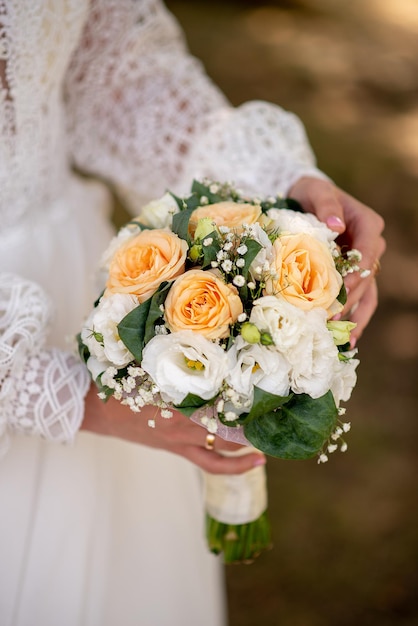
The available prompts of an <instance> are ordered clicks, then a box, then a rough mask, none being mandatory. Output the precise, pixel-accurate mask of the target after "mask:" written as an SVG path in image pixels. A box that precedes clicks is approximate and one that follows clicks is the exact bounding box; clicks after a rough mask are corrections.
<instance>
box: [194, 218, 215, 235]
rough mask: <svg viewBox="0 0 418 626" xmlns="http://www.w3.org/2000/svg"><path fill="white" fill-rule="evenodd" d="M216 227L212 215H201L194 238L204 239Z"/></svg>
mask: <svg viewBox="0 0 418 626" xmlns="http://www.w3.org/2000/svg"><path fill="white" fill-rule="evenodd" d="M192 219H193V218H192ZM215 228H216V227H215V226H214V224H213V219H212V218H211V217H201V218H200V219H199V221H198V222H197V226H196V230H195V233H194V238H195V239H197V240H198V241H203V239H204V238H205V237H207V236H208V235H210V233H213V231H214V230H215Z"/></svg>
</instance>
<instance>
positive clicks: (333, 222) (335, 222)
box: [327, 215, 345, 228]
mask: <svg viewBox="0 0 418 626" xmlns="http://www.w3.org/2000/svg"><path fill="white" fill-rule="evenodd" d="M327 226H329V227H330V228H341V227H342V226H345V224H344V222H343V221H342V219H340V218H339V217H338V215H330V216H329V217H327Z"/></svg>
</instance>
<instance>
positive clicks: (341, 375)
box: [331, 350, 360, 407]
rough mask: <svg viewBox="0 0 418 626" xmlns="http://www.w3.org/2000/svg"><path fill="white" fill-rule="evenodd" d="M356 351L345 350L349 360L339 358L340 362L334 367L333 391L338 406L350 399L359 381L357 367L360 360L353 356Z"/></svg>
mask: <svg viewBox="0 0 418 626" xmlns="http://www.w3.org/2000/svg"><path fill="white" fill-rule="evenodd" d="M356 353H357V350H350V351H349V352H344V356H346V357H347V358H348V359H349V360H348V361H340V360H338V363H337V364H336V365H335V367H334V371H333V374H334V375H333V378H332V381H331V391H332V395H333V396H334V400H335V404H336V405H337V407H338V406H339V405H340V402H347V401H348V400H349V399H350V396H351V392H352V391H353V389H354V386H355V384H356V382H357V374H356V367H357V366H358V364H359V363H360V361H359V360H358V359H354V358H352V357H353V356H354V355H355V354H356Z"/></svg>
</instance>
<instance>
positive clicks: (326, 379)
mask: <svg viewBox="0 0 418 626" xmlns="http://www.w3.org/2000/svg"><path fill="white" fill-rule="evenodd" d="M305 315H306V325H305V329H304V331H303V332H302V333H301V334H300V336H299V341H298V343H297V344H296V345H295V346H294V347H293V349H292V350H290V351H289V352H288V354H287V358H288V359H289V362H290V364H291V366H292V369H291V372H290V378H291V384H290V386H291V388H292V390H293V391H294V392H295V393H306V394H308V395H309V396H311V397H312V398H319V397H321V396H323V395H324V394H325V393H326V392H327V391H329V389H330V387H331V382H332V380H333V378H334V372H335V369H336V367H338V363H339V359H338V348H337V346H336V345H335V343H334V340H333V338H332V334H331V333H330V332H329V331H328V329H327V327H326V318H327V314H326V311H324V310H323V309H314V310H312V311H305Z"/></svg>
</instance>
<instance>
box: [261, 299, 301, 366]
mask: <svg viewBox="0 0 418 626" xmlns="http://www.w3.org/2000/svg"><path fill="white" fill-rule="evenodd" d="M250 322H252V323H253V324H255V325H256V326H257V328H258V329H259V330H260V331H261V332H262V331H268V332H269V333H270V335H271V337H272V339H273V341H274V345H275V346H276V348H277V350H279V351H280V352H283V353H284V354H286V353H287V351H288V350H289V349H291V348H292V347H293V346H295V345H296V344H297V343H298V341H299V338H300V336H301V335H302V333H304V332H305V330H306V324H307V317H306V312H305V311H303V310H302V309H300V308H298V307H296V306H294V305H293V304H290V303H289V302H287V301H286V300H283V299H279V298H276V296H263V297H262V298H258V300H254V302H253V308H252V310H251V314H250Z"/></svg>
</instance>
